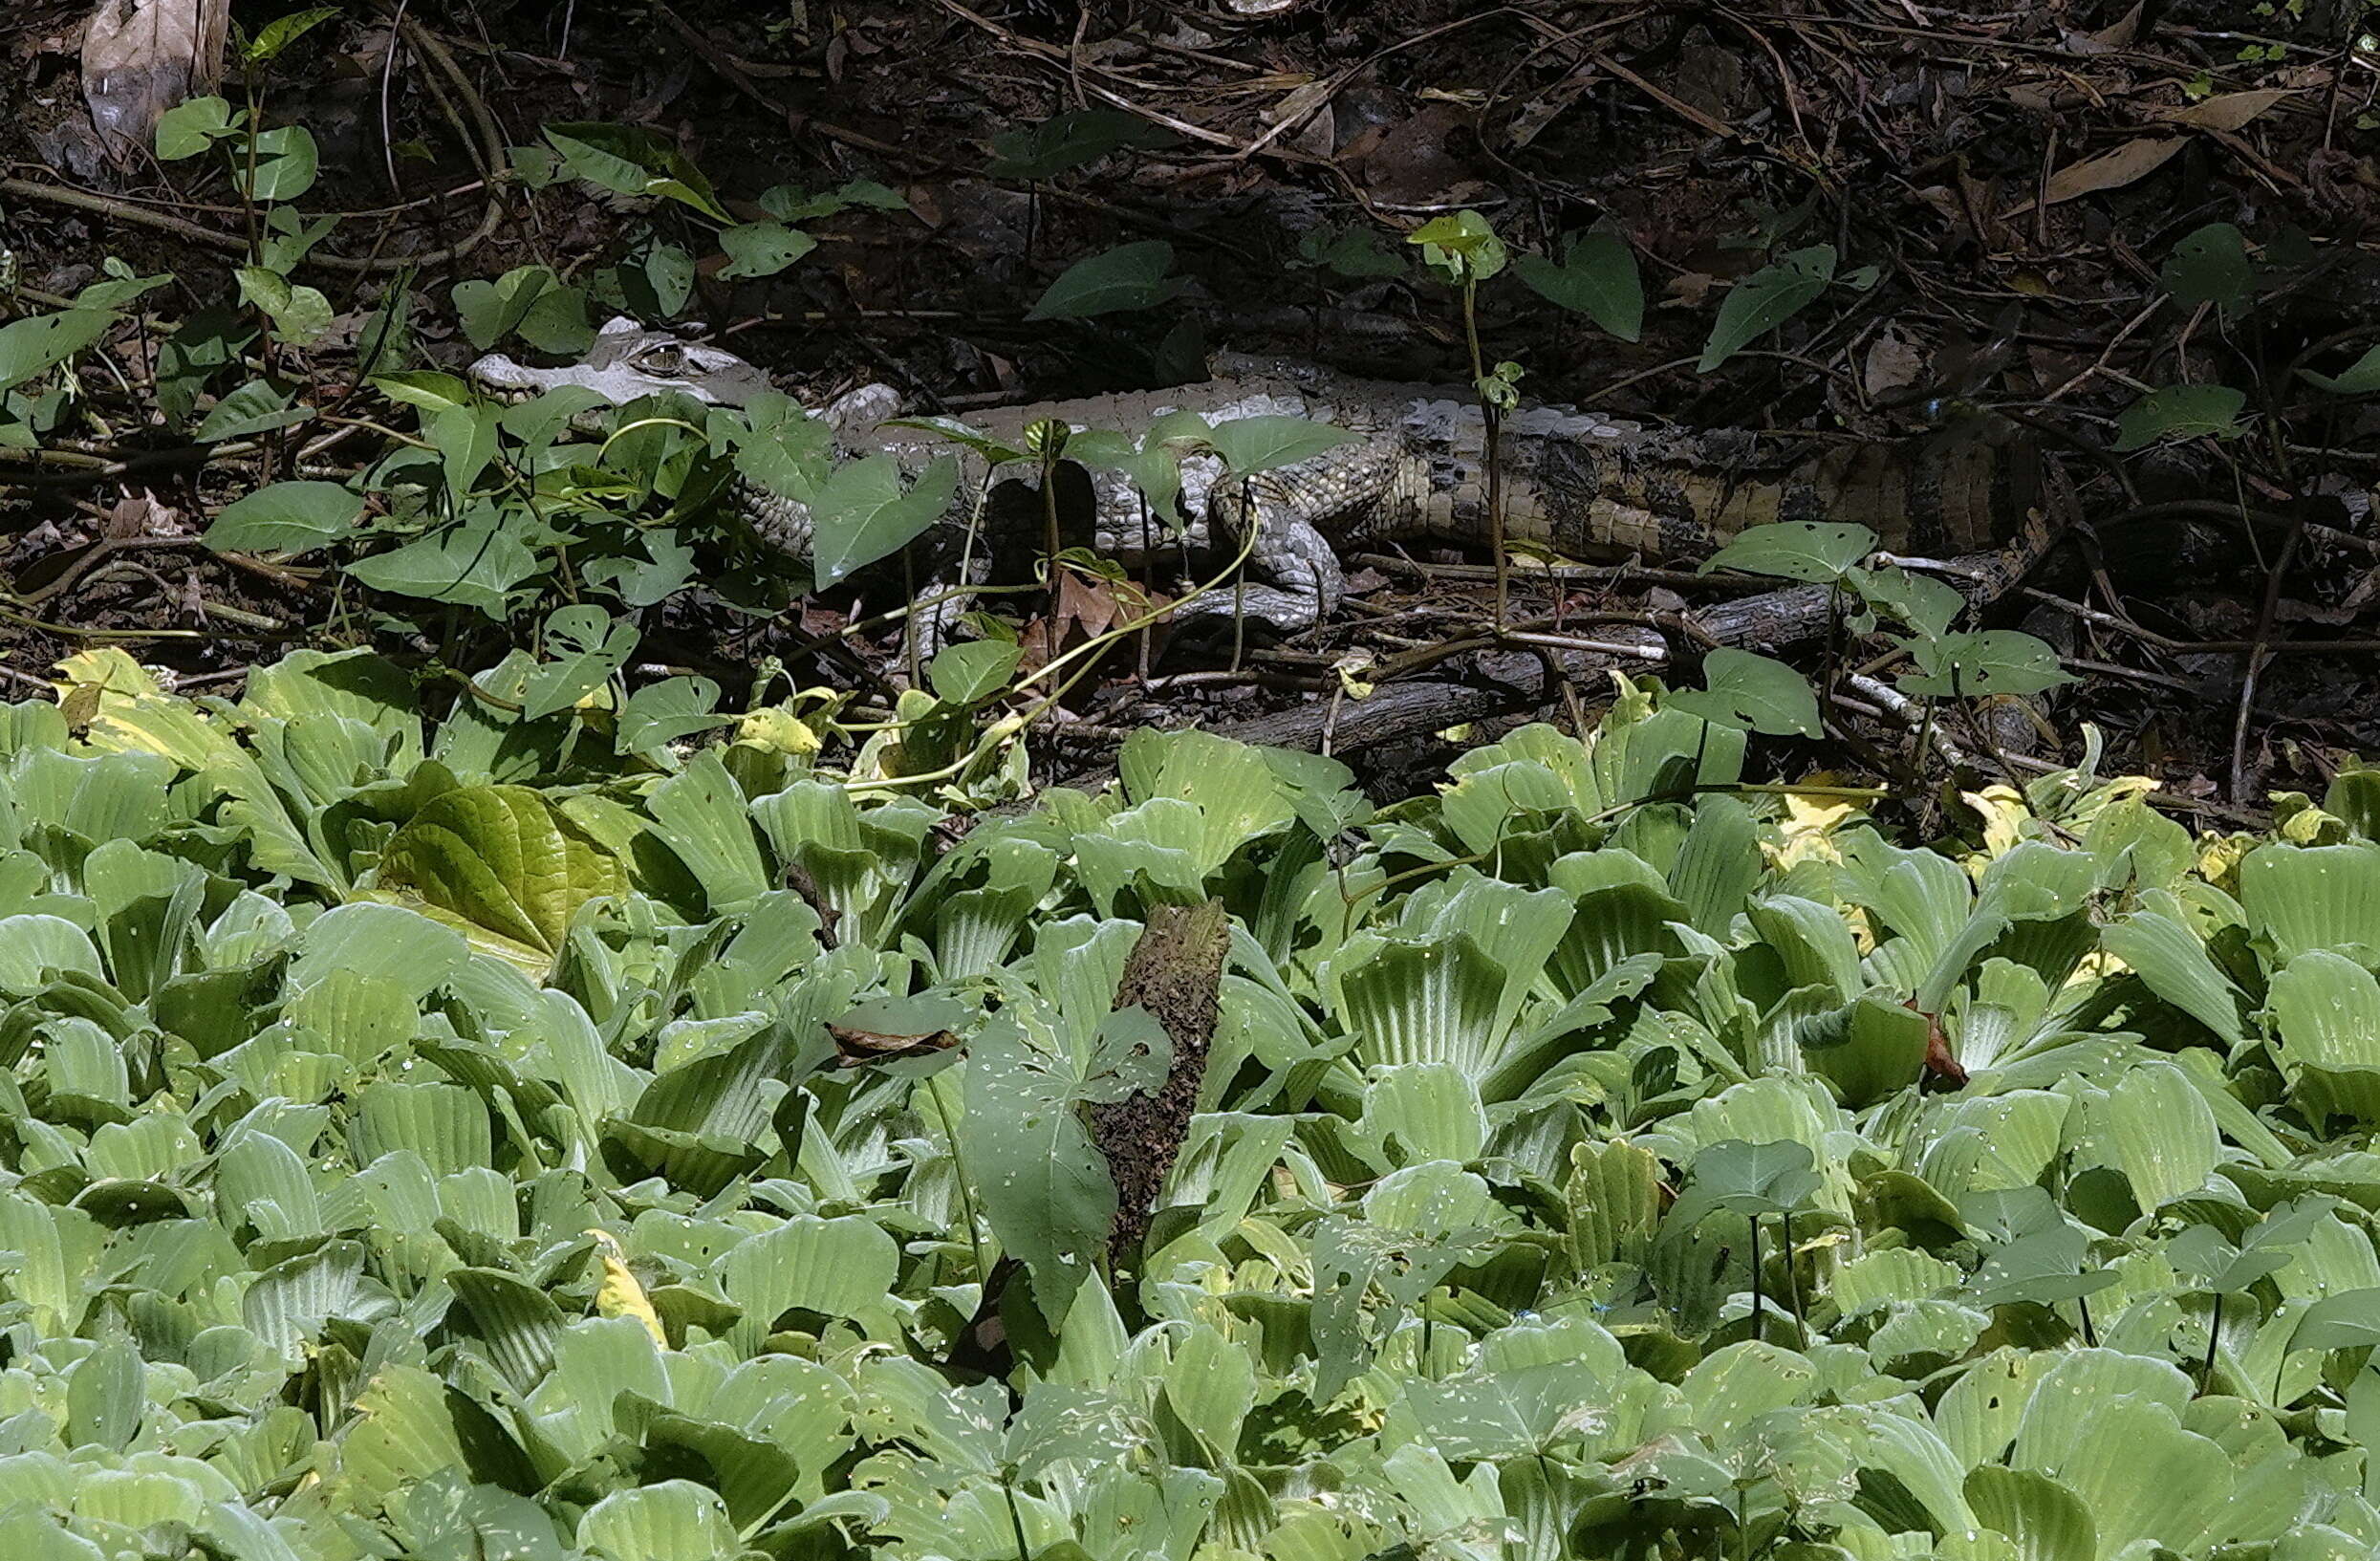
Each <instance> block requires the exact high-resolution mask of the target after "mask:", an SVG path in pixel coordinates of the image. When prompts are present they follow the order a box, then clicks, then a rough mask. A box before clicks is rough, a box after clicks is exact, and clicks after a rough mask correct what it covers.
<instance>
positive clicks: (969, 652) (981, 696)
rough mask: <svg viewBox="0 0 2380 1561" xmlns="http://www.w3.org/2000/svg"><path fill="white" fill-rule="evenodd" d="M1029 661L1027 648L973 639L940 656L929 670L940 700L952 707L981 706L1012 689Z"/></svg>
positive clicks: (927, 675)
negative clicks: (1023, 663) (1022, 665)
mask: <svg viewBox="0 0 2380 1561" xmlns="http://www.w3.org/2000/svg"><path fill="white" fill-rule="evenodd" d="M1024 659H1025V652H1024V649H1023V647H1021V646H1018V645H1010V644H1004V643H1002V642H1001V641H999V640H968V641H967V642H966V643H965V644H963V645H952V646H949V647H948V648H946V649H944V650H943V651H941V653H940V654H939V655H937V656H936V657H935V658H934V660H933V662H932V663H931V664H930V665H928V666H927V667H926V669H925V675H926V679H927V681H929V682H930V683H933V685H934V693H935V695H936V697H938V698H940V699H941V700H942V701H944V702H945V703H947V704H951V705H980V704H981V703H983V702H984V700H987V699H989V698H991V697H992V696H993V695H994V694H997V693H999V692H1000V691H1001V690H1002V689H1004V688H1006V687H1007V686H1008V679H1009V678H1010V677H1011V676H1013V675H1014V674H1015V672H1016V669H1017V663H1018V662H1019V661H1023V660H1024Z"/></svg>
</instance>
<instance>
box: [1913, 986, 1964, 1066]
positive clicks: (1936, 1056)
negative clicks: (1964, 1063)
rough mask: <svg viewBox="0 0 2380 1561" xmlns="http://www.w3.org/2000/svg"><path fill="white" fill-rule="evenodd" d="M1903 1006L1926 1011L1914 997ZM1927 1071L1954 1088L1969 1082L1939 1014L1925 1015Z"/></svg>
mask: <svg viewBox="0 0 2380 1561" xmlns="http://www.w3.org/2000/svg"><path fill="white" fill-rule="evenodd" d="M1901 1007H1903V1008H1907V1009H1909V1010H1910V1011H1911V1012H1912V1013H1925V1010H1924V1009H1923V1008H1918V1007H1917V1000H1916V999H1915V998H1914V997H1913V998H1911V999H1910V1000H1909V1001H1908V1002H1906V1003H1904V1004H1902V1005H1901ZM1925 1073H1926V1075H1927V1076H1928V1077H1930V1078H1938V1079H1940V1080H1941V1081H1942V1082H1943V1083H1944V1084H1946V1085H1948V1086H1949V1087H1951V1088H1952V1089H1959V1088H1962V1087H1963V1086H1964V1085H1965V1084H1966V1082H1967V1071H1966V1070H1965V1069H1964V1068H1961V1067H1960V1066H1959V1065H1958V1053H1957V1052H1953V1051H1951V1049H1950V1037H1949V1036H1948V1035H1945V1034H1944V1033H1942V1019H1941V1016H1940V1015H1939V1014H1934V1013H1927V1014H1926V1015H1925Z"/></svg>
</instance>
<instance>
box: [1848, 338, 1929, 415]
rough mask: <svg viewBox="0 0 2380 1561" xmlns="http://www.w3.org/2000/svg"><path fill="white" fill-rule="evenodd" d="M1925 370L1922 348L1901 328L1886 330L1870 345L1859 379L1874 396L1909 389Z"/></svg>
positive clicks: (1872, 396) (1871, 395)
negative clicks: (1903, 333)
mask: <svg viewBox="0 0 2380 1561" xmlns="http://www.w3.org/2000/svg"><path fill="white" fill-rule="evenodd" d="M1924 373H1925V353H1924V352H1923V350H1922V349H1920V348H1919V347H1918V346H1917V344H1916V343H1915V342H1914V341H1912V340H1910V339H1909V338H1908V337H1907V336H1902V335H1901V334H1900V333H1899V332H1898V331H1893V330H1886V331H1884V332H1883V333H1881V334H1880V335H1878V336H1877V337H1876V339H1875V341H1874V343H1873V344H1872V345H1871V346H1870V347H1869V349H1868V361H1867V363H1866V365H1865V366H1864V367H1863V368H1862V370H1861V372H1860V382H1861V385H1862V387H1863V388H1864V389H1866V391H1867V392H1868V395H1869V398H1870V399H1871V400H1873V399H1874V398H1876V397H1879V396H1885V395H1890V394H1891V393H1892V392H1893V391H1895V390H1906V389H1908V388H1909V387H1910V386H1911V385H1914V384H1915V383H1916V382H1917V379H1918V377H1919V376H1920V375H1922V374H1924Z"/></svg>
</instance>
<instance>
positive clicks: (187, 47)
mask: <svg viewBox="0 0 2380 1561" xmlns="http://www.w3.org/2000/svg"><path fill="white" fill-rule="evenodd" d="M230 21H231V3H230V0H99V5H98V9H97V10H96V11H93V12H92V13H91V20H90V22H89V24H88V25H87V26H86V27H85V29H84V32H83V39H82V95H83V101H84V102H86V103H88V104H89V105H90V107H91V123H92V125H93V127H94V128H96V129H97V131H98V132H99V139H100V140H101V141H103V142H105V143H106V144H107V148H108V154H109V155H110V156H111V157H113V158H114V159H115V160H116V161H117V162H118V163H129V162H131V161H132V160H133V159H134V158H136V157H139V156H141V154H142V153H143V152H145V151H146V150H147V149H148V146H149V137H150V133H151V132H152V131H154V130H155V129H156V128H157V119H158V116H159V115H161V114H162V113H164V112H165V111H166V110H167V109H169V108H171V107H173V106H174V105H175V104H176V103H179V102H181V101H182V100H183V99H184V98H191V97H196V96H199V95H201V94H204V93H206V92H207V91H208V90H210V89H211V88H213V86H214V85H215V83H216V81H217V80H219V79H220V78H221V77H222V76H223V51H224V38H225V34H226V33H227V31H228V29H229V26H230Z"/></svg>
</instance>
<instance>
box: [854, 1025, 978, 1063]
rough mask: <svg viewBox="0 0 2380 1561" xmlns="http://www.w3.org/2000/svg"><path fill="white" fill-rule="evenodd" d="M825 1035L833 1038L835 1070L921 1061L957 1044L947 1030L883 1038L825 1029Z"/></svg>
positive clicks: (862, 1032)
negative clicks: (916, 1059)
mask: <svg viewBox="0 0 2380 1561" xmlns="http://www.w3.org/2000/svg"><path fill="white" fill-rule="evenodd" d="M827 1033H828V1034H830V1035H832V1036H833V1037H834V1061H833V1064H832V1065H831V1066H833V1067H836V1068H865V1067H867V1066H868V1065H869V1064H871V1063H877V1062H898V1061H899V1060H900V1059H901V1058H903V1057H922V1056H926V1055H928V1054H930V1053H932V1052H946V1051H948V1050H949V1049H950V1048H952V1047H954V1046H956V1045H958V1044H959V1037H958V1036H957V1035H955V1034H953V1033H951V1032H950V1031H949V1030H931V1031H928V1032H927V1033H925V1034H923V1035H887V1034H884V1033H882V1032H881V1031H878V1030H850V1029H846V1028H845V1027H844V1026H841V1025H829V1026H827Z"/></svg>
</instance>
